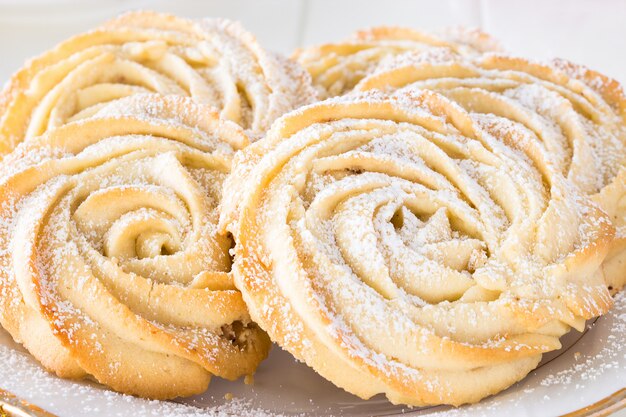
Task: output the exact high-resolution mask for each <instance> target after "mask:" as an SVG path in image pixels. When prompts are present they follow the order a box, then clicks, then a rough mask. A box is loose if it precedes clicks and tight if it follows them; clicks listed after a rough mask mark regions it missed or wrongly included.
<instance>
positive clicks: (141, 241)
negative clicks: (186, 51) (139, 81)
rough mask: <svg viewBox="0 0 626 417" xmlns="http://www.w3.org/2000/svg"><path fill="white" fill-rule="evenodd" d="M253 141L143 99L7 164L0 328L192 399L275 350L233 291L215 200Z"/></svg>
mask: <svg viewBox="0 0 626 417" xmlns="http://www.w3.org/2000/svg"><path fill="white" fill-rule="evenodd" d="M247 143H248V139H247V137H246V135H245V134H244V133H243V130H242V129H241V128H239V126H237V125H236V124H234V123H232V122H228V121H223V120H220V119H219V117H218V115H217V113H215V112H213V111H212V110H211V108H210V107H207V106H203V105H200V104H195V103H194V102H192V101H191V99H188V98H183V97H176V96H159V95H135V96H133V97H128V98H124V99H120V100H118V101H116V102H114V103H112V104H110V105H109V106H108V107H105V108H103V109H101V110H100V111H99V112H98V113H97V114H96V115H95V116H94V117H93V118H88V119H85V120H80V121H76V122H71V123H68V124H66V125H64V126H61V127H58V128H56V129H52V130H50V131H48V132H47V133H46V134H45V135H43V136H40V137H37V138H33V139H30V140H28V141H26V142H23V143H22V144H21V145H20V146H18V148H16V150H15V151H13V152H12V153H11V154H9V155H8V156H6V157H5V159H4V160H3V162H2V164H1V165H0V196H1V198H0V218H1V219H2V221H1V222H0V244H1V247H2V251H1V252H0V323H1V324H2V327H4V328H5V329H6V330H7V331H8V332H9V333H10V334H11V335H12V336H13V338H14V339H15V340H16V341H18V342H20V343H22V344H23V345H24V346H25V347H26V348H27V349H28V350H29V351H30V352H31V353H32V354H33V356H35V357H36V358H37V359H38V360H39V361H40V362H41V363H42V364H43V365H44V366H45V367H46V368H47V369H49V370H50V371H53V372H55V373H57V374H58V375H59V376H62V377H69V378H81V377H86V376H90V377H93V378H95V379H96V380H98V381H99V382H101V383H103V384H106V385H108V386H110V387H112V388H113V389H115V390H117V391H121V392H124V393H129V394H134V395H139V396H144V397H150V398H172V397H177V396H187V395H192V394H195V393H199V392H202V391H203V390H205V389H206V387H207V385H208V383H209V380H210V377H211V375H218V376H221V377H224V378H228V379H235V378H237V377H239V376H242V375H246V374H251V373H253V372H254V371H255V369H256V367H257V365H258V364H259V362H260V361H261V360H263V359H264V358H265V357H266V356H267V353H268V351H269V347H270V341H269V339H268V337H267V335H266V334H265V333H264V332H263V331H262V330H260V329H259V328H258V327H257V326H256V325H255V324H254V323H252V322H251V321H250V317H249V315H248V312H247V310H246V306H245V304H244V302H243V300H242V298H241V294H240V292H239V291H237V290H236V289H235V287H234V285H233V281H232V277H231V274H230V273H229V271H230V269H231V259H230V256H229V254H228V251H229V248H230V246H231V241H230V239H229V238H228V237H226V236H223V235H220V234H219V233H217V221H218V211H217V206H218V203H219V201H220V198H221V187H222V182H223V180H224V178H225V177H226V176H227V174H228V173H229V171H230V164H231V159H232V157H233V154H234V152H235V150H237V149H241V148H242V147H244V146H246V145H247Z"/></svg>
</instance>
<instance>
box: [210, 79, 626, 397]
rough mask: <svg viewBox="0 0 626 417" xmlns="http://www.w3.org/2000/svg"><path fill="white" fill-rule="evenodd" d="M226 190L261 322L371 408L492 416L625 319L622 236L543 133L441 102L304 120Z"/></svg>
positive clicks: (394, 99)
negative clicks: (486, 408) (609, 315)
mask: <svg viewBox="0 0 626 417" xmlns="http://www.w3.org/2000/svg"><path fill="white" fill-rule="evenodd" d="M226 184H227V186H226V188H227V189H229V190H235V191H236V192H233V193H232V194H230V195H229V196H228V197H227V198H225V199H224V200H223V209H222V214H221V220H220V222H221V226H222V227H225V228H227V229H228V230H230V231H231V232H232V233H233V235H234V237H235V239H236V242H237V244H236V249H235V253H236V254H235V264H234V267H233V271H234V274H235V283H236V285H237V287H238V288H239V289H240V290H241V291H242V294H243V298H244V300H245V301H246V304H247V305H248V308H249V310H250V314H251V316H252V318H253V319H254V320H255V321H256V322H257V323H259V325H260V326H261V327H262V328H264V329H265V330H266V331H267V332H268V333H269V335H270V337H271V338H272V339H273V340H274V341H276V342H277V343H279V344H280V345H281V346H282V347H283V348H285V349H286V350H288V351H289V352H291V353H292V354H293V355H294V356H295V357H297V358H299V359H301V360H303V361H305V362H306V363H307V364H308V365H309V366H311V367H312V368H314V369H315V370H316V371H317V372H318V373H320V374H321V375H322V376H324V377H325V378H327V379H329V380H330V381H332V382H333V383H335V384H336V385H337V386H339V387H341V388H344V389H345V390H347V391H349V392H351V393H354V394H356V395H358V396H360V397H363V398H369V397H371V396H372V395H375V394H377V393H385V394H386V396H387V397H388V398H389V400H391V401H392V402H394V403H403V404H409V405H415V406H423V405H429V404H453V405H459V404H463V403H471V402H476V401H479V400H480V399H481V398H484V397H485V396H488V395H490V394H495V393H497V392H499V391H501V390H503V389H505V388H507V387H508V386H510V385H511V384H513V383H514V382H516V381H519V380H520V379H522V378H524V376H526V375H527V374H528V373H529V372H530V371H531V370H532V369H534V368H535V367H536V366H537V364H538V363H539V361H540V359H541V356H542V354H543V353H545V352H549V351H552V350H555V349H559V348H560V346H561V345H560V342H559V337H560V336H562V335H563V334H565V333H567V332H568V331H569V330H570V329H571V328H572V327H574V328H576V329H579V330H580V329H582V328H583V326H584V322H585V320H586V319H589V318H592V317H596V316H598V315H601V314H603V313H605V312H606V311H607V310H608V309H609V308H610V307H611V305H612V298H611V296H610V294H609V292H608V290H607V287H606V285H605V282H604V279H603V275H602V270H601V267H600V265H601V263H602V261H603V259H604V257H605V256H606V254H607V252H608V251H609V246H610V243H611V240H612V238H613V234H614V227H613V226H612V223H611V219H610V218H609V217H608V216H607V215H606V214H605V213H604V212H602V211H601V210H600V209H599V208H598V207H597V206H596V204H594V203H593V202H592V201H591V200H590V199H589V198H587V197H585V196H584V194H582V193H581V192H580V191H579V190H578V189H577V188H576V187H575V186H573V185H572V184H571V183H570V182H569V181H568V180H567V179H566V178H565V176H564V175H563V174H562V173H561V172H559V171H558V170H555V169H553V167H552V166H551V162H550V160H548V159H546V156H545V154H544V153H543V152H541V149H540V147H538V143H537V142H536V141H535V140H534V139H533V135H532V133H531V132H529V131H528V130H527V129H523V128H520V127H519V125H517V124H516V123H514V122H512V121H510V120H508V119H506V118H502V117H500V116H497V115H488V114H483V113H476V112H468V111H466V110H465V109H463V108H462V107H461V106H459V105H458V104H456V103H455V102H454V101H452V100H450V99H448V98H446V97H445V96H442V95H439V94H437V93H434V92H430V91H423V90H419V89H417V90H406V91H402V92H399V93H398V94H395V95H387V94H383V93H381V92H370V93H363V94H361V95H354V96H346V97H341V98H334V99H330V100H327V101H324V102H321V103H317V104H314V105H311V106H306V107H304V108H301V109H299V110H296V111H294V112H292V113H289V114H288V115H285V116H283V117H282V118H281V119H279V120H278V121H277V122H276V123H275V124H274V125H273V127H272V129H271V130H270V131H269V133H268V135H267V136H266V137H265V138H264V139H263V140H261V141H259V142H257V143H255V144H253V145H251V146H250V147H248V148H246V149H245V150H244V151H243V152H241V153H239V154H238V155H237V156H236V157H235V164H234V167H233V175H231V176H230V177H229V179H228V180H227V182H226Z"/></svg>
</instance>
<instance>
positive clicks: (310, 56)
mask: <svg viewBox="0 0 626 417" xmlns="http://www.w3.org/2000/svg"><path fill="white" fill-rule="evenodd" d="M436 47H446V48H450V49H451V50H452V51H455V52H458V53H461V54H470V55H471V54H477V53H481V52H485V51H495V50H499V49H500V47H499V45H498V43H497V42H496V41H495V40H494V39H493V38H491V37H490V36H489V35H487V34H485V33H483V32H480V31H478V30H467V29H461V28H455V29H449V30H446V31H444V32H442V33H441V34H434V33H433V34H429V33H425V32H419V31H416V30H413V29H409V28H402V27H390V26H379V27H374V28H371V29H368V30H362V31H359V32H356V33H355V34H354V35H353V36H352V37H351V38H348V39H346V40H345V41H342V42H337V43H329V44H325V45H320V46H314V47H309V48H303V49H298V50H296V51H295V53H294V54H293V58H294V59H296V60H297V61H298V62H300V64H302V66H304V67H305V68H306V69H307V71H309V73H310V74H311V77H312V78H313V85H314V86H315V88H316V89H317V92H318V95H319V97H320V98H321V99H324V98H328V97H333V96H338V95H342V94H345V93H347V92H349V91H350V90H352V88H354V86H355V85H356V84H357V83H358V82H359V80H361V79H362V78H363V77H364V76H366V75H367V74H369V73H371V72H372V71H374V70H375V69H376V67H377V66H378V65H379V64H380V63H381V62H385V60H387V59H390V58H392V57H394V56H396V55H399V54H402V53H405V52H407V51H424V50H428V49H430V48H436Z"/></svg>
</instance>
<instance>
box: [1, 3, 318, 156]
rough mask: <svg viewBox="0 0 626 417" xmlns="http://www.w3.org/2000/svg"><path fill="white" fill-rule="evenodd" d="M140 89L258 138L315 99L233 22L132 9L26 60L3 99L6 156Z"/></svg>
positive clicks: (301, 80)
mask: <svg viewBox="0 0 626 417" xmlns="http://www.w3.org/2000/svg"><path fill="white" fill-rule="evenodd" d="M137 93H158V94H162V95H180V96H190V97H192V98H193V99H194V100H195V101H197V102H199V103H202V104H208V105H211V106H214V107H215V108H216V109H218V110H219V111H220V115H221V116H222V117H223V118H225V119H228V120H232V121H234V122H236V123H237V124H239V125H241V126H242V127H244V128H245V129H247V130H248V133H249V134H250V135H251V137H252V138H253V139H254V138H256V137H257V136H259V135H261V134H263V133H264V132H265V130H266V129H267V128H268V127H269V126H270V124H271V122H272V121H273V120H274V119H276V118H277V117H278V116H280V115H281V114H283V113H285V112H286V111H289V110H291V109H293V108H295V107H298V106H299V105H301V104H304V103H307V102H308V101H310V100H311V97H312V95H313V94H314V93H313V89H312V87H311V86H310V78H309V77H308V75H307V74H306V72H305V71H304V70H302V69H301V68H300V67H299V66H298V65H297V64H295V63H294V62H291V61H289V60H287V59H285V58H283V57H280V56H277V55H273V54H271V53H268V52H266V51H264V50H263V49H262V48H261V47H260V46H259V45H258V43H257V41H256V39H255V38H254V36H253V35H252V34H250V33H248V32H247V31H245V30H244V29H243V28H242V27H241V26H240V25H239V24H237V23H235V22H230V21H226V20H217V19H215V20H212V19H205V20H189V19H182V18H177V17H174V16H170V15H166V14H158V13H151V12H132V13H128V14H125V15H122V16H120V17H118V18H116V19H114V20H112V21H110V22H108V23H106V24H104V25H102V26H101V27H99V28H97V29H95V30H93V31H91V32H87V33H84V34H81V35H78V36H75V37H73V38H71V39H69V40H67V41H65V42H63V43H61V44H60V45H58V46H57V47H56V48H54V49H52V50H51V51H49V52H47V53H45V54H43V55H41V56H40V57H38V58H35V59H33V60H31V61H30V62H28V63H27V64H26V66H25V67H24V68H23V69H21V70H20V71H19V72H17V73H16V74H15V75H14V76H13V77H12V79H11V80H10V81H9V83H8V85H7V86H6V87H5V89H4V91H3V93H2V94H0V152H1V153H7V152H9V151H10V150H11V149H13V148H14V147H15V146H16V145H17V144H18V143H19V142H21V141H22V140H24V138H26V137H35V136H39V135H41V134H43V133H44V132H45V131H47V130H48V129H50V128H52V127H55V126H59V125H62V124H64V123H67V122H69V121H72V120H77V119H81V118H84V117H88V116H90V115H93V114H94V113H96V112H97V111H98V109H99V108H101V107H102V106H103V105H106V103H107V102H109V101H111V100H114V99H117V98H121V97H126V96H129V95H132V94H137Z"/></svg>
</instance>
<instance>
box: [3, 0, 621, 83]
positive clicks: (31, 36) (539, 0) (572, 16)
mask: <svg viewBox="0 0 626 417" xmlns="http://www.w3.org/2000/svg"><path fill="white" fill-rule="evenodd" d="M131 9H152V10H156V11H164V12H170V13H174V14H177V15H181V16H185V17H201V16H214V17H227V18H231V19H236V20H240V21H241V22H242V23H243V24H244V25H245V26H246V28H248V30H250V31H251V32H253V33H255V34H256V35H257V37H258V38H259V40H260V42H261V43H262V45H263V46H265V47H266V48H268V49H272V50H275V51H278V52H283V53H286V54H289V53H291V51H292V50H293V49H294V48H295V47H297V46H301V45H310V44H317V43H321V42H327V41H332V40H337V39H341V38H344V37H346V36H348V35H350V34H351V33H352V32H353V31H354V30H356V29H361V28H364V27H368V26H373V25H380V24H397V25H404V26H410V27H414V28H418V29H425V30H433V29H438V28H442V27H445V26H450V25H465V26H472V27H479V28H482V29H483V30H484V31H486V32H489V33H491V34H492V35H494V36H496V37H497V38H499V39H500V40H501V41H502V44H503V45H504V47H505V48H506V49H507V50H508V51H510V52H512V53H516V54H523V55H527V56H530V57H534V58H550V57H561V58H566V59H570V60H572V61H575V62H578V63H582V64H585V65H587V66H589V67H591V68H593V69H596V70H599V71H601V72H603V73H605V74H607V75H609V76H612V77H614V78H616V79H618V80H619V81H621V82H622V83H626V48H625V46H624V43H625V40H626V0H384V1H382V0H379V1H374V0H77V1H70V0H0V84H3V83H4V82H5V81H6V79H7V78H8V77H9V76H10V74H11V73H13V72H14V71H15V70H16V69H18V68H19V67H20V66H21V65H22V63H23V62H24V60H26V59H27V58H29V57H31V56H34V55H37V54H39V53H41V52H43V51H45V50H46V49H49V48H50V47H52V46H53V45H55V44H56V43H57V42H59V41H61V40H63V39H65V38H67V37H69V36H71V35H73V34H76V33H79V32H82V31H85V30H87V29H89V28H92V27H94V26H95V25H97V24H99V23H101V22H103V21H105V20H106V19H108V18H111V17H113V16H115V15H116V14H118V13H120V12H123V11H126V10H131Z"/></svg>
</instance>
